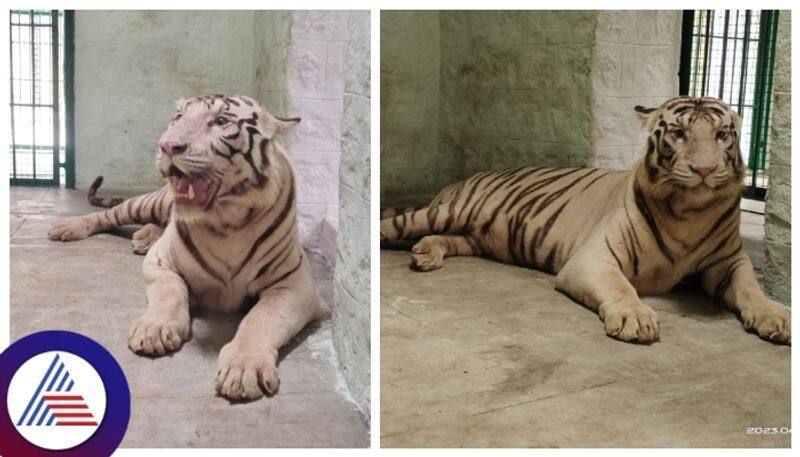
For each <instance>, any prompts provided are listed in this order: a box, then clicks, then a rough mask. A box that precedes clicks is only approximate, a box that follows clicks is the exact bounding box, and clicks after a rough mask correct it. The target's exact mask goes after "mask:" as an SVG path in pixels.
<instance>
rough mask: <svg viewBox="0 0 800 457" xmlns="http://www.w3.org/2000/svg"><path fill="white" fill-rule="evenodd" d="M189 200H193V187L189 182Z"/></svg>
mask: <svg viewBox="0 0 800 457" xmlns="http://www.w3.org/2000/svg"><path fill="white" fill-rule="evenodd" d="M189 200H194V187H193V186H192V185H191V184H189Z"/></svg>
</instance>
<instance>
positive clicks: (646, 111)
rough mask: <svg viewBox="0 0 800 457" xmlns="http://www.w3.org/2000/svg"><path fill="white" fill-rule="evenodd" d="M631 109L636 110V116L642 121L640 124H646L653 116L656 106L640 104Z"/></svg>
mask: <svg viewBox="0 0 800 457" xmlns="http://www.w3.org/2000/svg"><path fill="white" fill-rule="evenodd" d="M633 110H634V111H636V117H638V118H639V120H641V121H642V125H648V124H649V123H650V121H651V120H652V119H653V118H654V117H655V113H656V112H657V111H658V108H645V107H644V106H642V105H636V106H634V107H633Z"/></svg>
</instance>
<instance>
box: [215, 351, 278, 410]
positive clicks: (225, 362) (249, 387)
mask: <svg viewBox="0 0 800 457" xmlns="http://www.w3.org/2000/svg"><path fill="white" fill-rule="evenodd" d="M277 357H278V351H276V350H274V349H269V348H263V347H258V346H253V345H248V344H245V343H240V342H239V341H237V340H236V339H234V340H233V341H231V342H230V343H228V344H226V345H225V346H223V347H222V350H221V351H220V353H219V358H218V359H217V375H216V377H215V379H214V384H215V387H216V390H217V392H219V394H220V395H222V396H224V397H226V398H229V399H231V400H256V399H258V398H261V397H262V396H264V395H265V394H270V395H271V394H274V393H275V392H277V390H278V384H279V381H278V367H277V365H276V364H277Z"/></svg>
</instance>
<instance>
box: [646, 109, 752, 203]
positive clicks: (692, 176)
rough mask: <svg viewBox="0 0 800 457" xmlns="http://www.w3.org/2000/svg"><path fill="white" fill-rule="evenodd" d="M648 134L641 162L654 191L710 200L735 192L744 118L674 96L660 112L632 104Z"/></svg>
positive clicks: (739, 175)
mask: <svg viewBox="0 0 800 457" xmlns="http://www.w3.org/2000/svg"><path fill="white" fill-rule="evenodd" d="M635 110H636V113H637V114H638V116H639V118H640V119H641V120H642V122H643V123H644V125H645V126H646V128H647V130H648V132H649V135H648V138H647V147H646V150H645V151H646V152H645V155H644V157H643V158H642V161H641V164H642V165H643V167H642V168H643V170H644V174H645V175H646V177H645V178H644V180H646V181H647V183H648V184H649V185H650V186H651V187H653V188H654V189H655V191H656V193H661V194H667V193H670V194H674V193H675V192H678V193H679V194H681V195H686V196H693V197H695V199H698V200H702V201H705V200H709V199H712V198H714V197H715V196H720V195H721V194H731V195H733V194H738V192H739V191H740V186H741V180H742V175H743V173H744V162H743V161H742V156H741V151H740V150H739V139H740V132H741V123H742V120H741V118H740V117H739V115H738V114H736V112H734V111H733V110H732V109H731V107H730V106H728V105H727V104H726V103H724V102H723V101H721V100H718V99H716V98H708V97H704V98H691V97H677V98H673V99H671V100H668V101H666V102H664V104H662V105H661V106H659V107H658V108H644V107H642V106H636V108H635Z"/></svg>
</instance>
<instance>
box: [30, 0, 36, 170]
mask: <svg viewBox="0 0 800 457" xmlns="http://www.w3.org/2000/svg"><path fill="white" fill-rule="evenodd" d="M30 18H31V24H33V10H31V11H30ZM35 30H36V29H34V28H33V27H31V103H36V34H35V33H34V31H35ZM31 119H32V125H31V135H32V138H31V140H32V141H31V144H32V145H33V154H31V157H32V158H33V179H36V109H31Z"/></svg>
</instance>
